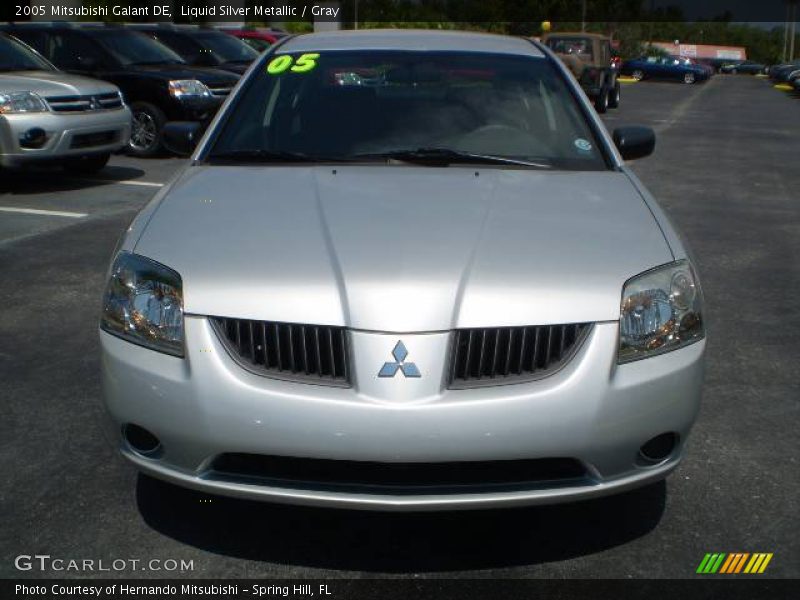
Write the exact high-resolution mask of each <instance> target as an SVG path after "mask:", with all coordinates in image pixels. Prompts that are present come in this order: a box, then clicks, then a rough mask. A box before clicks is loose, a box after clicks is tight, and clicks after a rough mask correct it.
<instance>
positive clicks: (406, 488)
mask: <svg viewBox="0 0 800 600" xmlns="http://www.w3.org/2000/svg"><path fill="white" fill-rule="evenodd" d="M208 477H209V478H210V479H216V480H223V481H232V482H241V483H251V484H252V483H256V484H259V483H261V484H264V485H271V486H274V487H283V488H290V489H311V490H320V489H323V490H327V491H336V492H350V493H378V494H386V493H390V494H421V493H422V494H434V493H435V494H455V493H469V492H472V493H479V492H485V491H487V490H491V489H495V490H497V489H504V490H514V489H533V488H536V487H537V486H539V485H541V484H544V483H547V485H548V487H555V486H556V485H557V484H559V483H564V484H566V483H570V482H575V481H576V480H581V479H586V478H587V477H588V474H587V472H586V468H585V467H584V466H583V464H582V463H581V462H579V461H578V460H576V459H574V458H536V459H523V460H493V461H486V462H440V463H386V462H382V463H381V462H365V461H353V460H330V459H317V458H295V457H288V456H264V455H259V454H238V453H233V454H220V455H219V456H217V457H216V458H215V459H214V461H213V463H212V465H211V469H210V472H209V474H208Z"/></svg>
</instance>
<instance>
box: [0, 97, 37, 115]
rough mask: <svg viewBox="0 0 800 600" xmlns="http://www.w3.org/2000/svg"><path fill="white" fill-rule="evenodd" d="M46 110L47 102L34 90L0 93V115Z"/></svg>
mask: <svg viewBox="0 0 800 600" xmlns="http://www.w3.org/2000/svg"><path fill="white" fill-rule="evenodd" d="M32 112H47V104H46V103H45V101H44V100H42V98H41V97H40V96H39V94H36V93H34V92H10V93H7V94H4V93H0V115H8V114H12V113H32Z"/></svg>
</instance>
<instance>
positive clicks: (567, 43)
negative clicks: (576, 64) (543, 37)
mask: <svg viewBox="0 0 800 600" xmlns="http://www.w3.org/2000/svg"><path fill="white" fill-rule="evenodd" d="M547 45H548V46H549V47H550V49H551V50H552V51H553V52H556V53H558V54H575V55H577V56H578V57H579V58H581V59H583V60H591V59H592V58H593V53H592V40H590V39H589V38H576V37H567V38H556V37H549V38H547Z"/></svg>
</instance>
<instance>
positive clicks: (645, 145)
mask: <svg viewBox="0 0 800 600" xmlns="http://www.w3.org/2000/svg"><path fill="white" fill-rule="evenodd" d="M611 137H612V138H613V140H614V145H615V146H616V147H617V150H619V153H620V154H621V155H622V158H624V159H625V160H635V159H637V158H642V157H645V156H649V155H651V154H652V153H653V150H654V149H655V147H656V134H655V132H654V131H653V130H652V129H650V128H649V127H638V126H637V127H618V128H617V129H615V130H614V133H613V134H612V136H611Z"/></svg>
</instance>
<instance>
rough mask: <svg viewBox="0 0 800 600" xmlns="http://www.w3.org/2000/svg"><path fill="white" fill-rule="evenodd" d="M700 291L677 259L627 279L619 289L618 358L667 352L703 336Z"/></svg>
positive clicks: (689, 271)
mask: <svg viewBox="0 0 800 600" xmlns="http://www.w3.org/2000/svg"><path fill="white" fill-rule="evenodd" d="M702 313H703V294H702V291H701V289H700V283H699V282H698V280H697V276H696V275H695V272H694V269H693V268H692V265H691V264H690V263H689V261H687V260H680V261H677V262H674V263H671V264H669V265H665V266H663V267H658V268H656V269H653V270H651V271H646V272H645V273H642V274H641V275H637V276H636V277H634V278H632V279H629V280H628V281H627V282H626V283H625V286H624V287H623V290H622V306H621V312H620V319H619V354H618V362H619V363H626V362H630V361H633V360H638V359H640V358H647V357H649V356H653V355H655V354H661V353H663V352H669V351H670V350H676V349H678V348H682V347H683V346H686V345H688V344H691V343H693V342H696V341H698V340H700V339H702V338H703V337H704V336H705V326H704V323H703V314H702Z"/></svg>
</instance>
